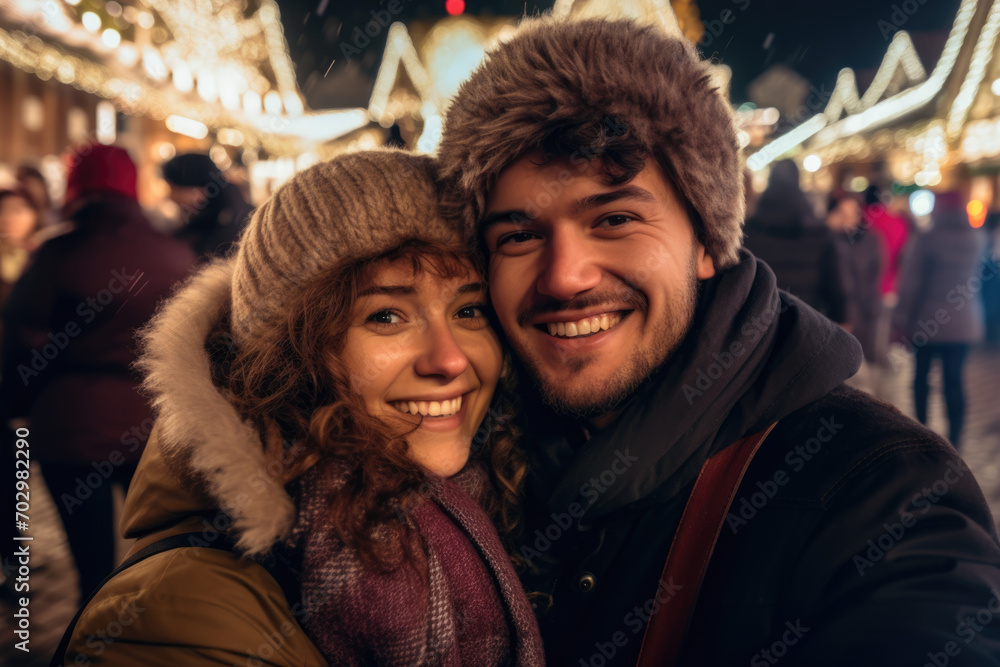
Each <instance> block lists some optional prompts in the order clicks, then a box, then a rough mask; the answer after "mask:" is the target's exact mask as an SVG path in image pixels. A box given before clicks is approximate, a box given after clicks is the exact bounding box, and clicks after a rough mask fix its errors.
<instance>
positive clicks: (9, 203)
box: [0, 188, 40, 305]
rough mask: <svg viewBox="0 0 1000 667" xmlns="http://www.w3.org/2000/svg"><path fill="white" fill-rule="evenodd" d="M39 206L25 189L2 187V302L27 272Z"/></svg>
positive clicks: (1, 302) (0, 294)
mask: <svg viewBox="0 0 1000 667" xmlns="http://www.w3.org/2000/svg"><path fill="white" fill-rule="evenodd" d="M39 214H40V211H39V208H38V205H37V204H36V203H35V200H34V199H32V197H31V196H30V195H29V194H28V193H27V192H26V191H24V190H22V189H20V188H18V189H15V190H0V305H2V304H3V303H5V302H6V301H7V297H8V296H9V295H10V290H11V288H12V287H13V286H14V283H15V282H17V279H18V278H20V277H21V274H22V273H24V269H25V267H27V265H28V257H29V256H30V255H31V250H32V242H31V238H32V235H34V234H35V232H37V231H38V225H39V221H40V220H39Z"/></svg>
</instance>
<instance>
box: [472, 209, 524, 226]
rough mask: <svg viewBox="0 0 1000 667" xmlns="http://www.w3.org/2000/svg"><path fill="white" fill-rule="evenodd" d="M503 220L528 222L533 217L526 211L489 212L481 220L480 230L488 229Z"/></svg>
mask: <svg viewBox="0 0 1000 667" xmlns="http://www.w3.org/2000/svg"><path fill="white" fill-rule="evenodd" d="M501 222H523V223H524V224H528V223H530V222H531V218H530V217H529V216H528V214H527V213H525V212H524V211H516V210H511V211H497V212H496V213H488V214H486V215H485V216H484V217H483V219H482V220H480V221H479V231H486V230H487V229H488V228H489V227H491V226H492V225H496V224H499V223H501Z"/></svg>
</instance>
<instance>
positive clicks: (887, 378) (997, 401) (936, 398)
mask: <svg viewBox="0 0 1000 667" xmlns="http://www.w3.org/2000/svg"><path fill="white" fill-rule="evenodd" d="M894 359H895V360H896V367H895V368H894V369H892V368H890V369H887V370H886V371H885V372H883V373H882V375H881V377H880V379H879V382H878V391H876V392H875V393H876V394H877V395H878V396H879V397H880V398H883V399H885V400H887V401H889V402H890V403H893V404H894V405H896V406H898V407H899V409H900V410H902V411H903V412H905V413H906V414H908V415H910V416H913V398H912V393H911V389H910V387H911V382H912V379H913V361H912V358H910V357H898V356H897V357H894ZM930 381H931V398H930V405H929V408H928V413H929V420H930V424H929V426H930V427H931V428H932V429H934V430H935V431H937V432H938V433H941V434H946V433H947V419H946V416H945V409H944V402H943V399H942V396H941V371H940V368H939V366H937V365H935V367H934V368H933V369H932V371H931V378H930ZM965 388H966V399H967V403H968V413H967V416H966V422H965V424H966V426H965V434H964V436H963V440H964V442H963V443H962V447H961V454H962V457H963V458H964V459H965V461H966V463H967V464H968V465H969V468H970V469H971V470H972V471H973V473H974V474H975V475H976V478H977V479H978V480H979V483H980V485H981V486H982V488H983V492H984V494H985V495H986V498H987V500H988V501H989V502H990V506H991V508H992V510H993V515H994V517H1000V349H996V348H992V349H991V348H979V349H975V350H973V351H972V352H971V353H970V356H969V360H968V362H967V364H966V375H965ZM31 491H32V493H31V497H32V500H33V502H32V532H31V533H30V534H31V535H32V537H34V540H33V541H32V542H31V544H32V545H33V553H34V557H33V559H32V561H31V568H32V573H31V590H32V597H31V604H30V606H29V608H30V612H31V629H32V634H31V643H30V647H31V652H30V653H28V654H25V653H23V652H21V651H18V650H16V649H15V648H14V639H13V630H14V627H13V625H12V621H13V607H12V606H11V604H10V601H9V600H8V599H5V598H0V664H2V665H12V666H15V665H16V666H24V665H31V666H34V665H47V664H48V661H49V658H50V656H51V653H52V651H53V650H54V649H55V646H56V644H58V642H59V639H60V637H61V636H62V632H63V629H64V628H65V627H66V624H67V623H68V622H69V620H70V619H71V618H72V616H73V614H74V613H75V612H76V608H77V604H78V600H77V594H76V572H75V570H74V566H73V559H72V556H71V555H70V553H69V547H68V545H67V544H66V539H65V536H64V534H63V531H62V525H61V524H60V521H59V514H58V512H57V510H56V507H55V505H54V504H53V501H52V499H51V497H49V495H48V493H47V492H46V491H45V490H44V484H43V482H42V477H41V475H40V474H39V471H38V470H37V468H36V467H35V466H33V467H32V489H31ZM124 548H125V546H124V545H119V553H124Z"/></svg>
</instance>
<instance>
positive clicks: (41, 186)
mask: <svg viewBox="0 0 1000 667" xmlns="http://www.w3.org/2000/svg"><path fill="white" fill-rule="evenodd" d="M17 184H18V186H20V188H21V189H22V190H24V191H25V192H26V193H27V194H28V196H30V197H31V199H32V201H33V202H34V203H35V207H36V208H37V209H38V212H39V215H38V226H39V228H45V227H48V226H49V225H54V224H56V223H57V222H59V212H58V211H57V210H56V208H55V205H54V204H53V202H52V196H51V194H49V183H48V181H46V180H45V176H44V175H43V174H42V172H41V171H39V170H38V169H37V168H35V167H32V166H31V165H28V164H22V165H21V166H20V167H18V168H17Z"/></svg>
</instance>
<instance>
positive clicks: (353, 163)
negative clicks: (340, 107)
mask: <svg viewBox="0 0 1000 667" xmlns="http://www.w3.org/2000/svg"><path fill="white" fill-rule="evenodd" d="M433 174H434V171H433V166H432V159H431V158H430V157H428V156H425V155H415V154H412V153H407V152H404V151H401V150H389V149H384V150H372V151H362V152H357V153H348V154H345V155H341V156H338V157H336V158H334V159H332V160H330V161H328V162H321V163H319V164H316V165H313V166H312V167H309V168H308V169H305V170H303V171H301V172H299V173H298V174H296V175H295V176H294V177H293V178H292V179H291V180H289V181H288V182H286V183H285V184H284V185H282V186H281V187H280V188H279V189H278V190H277V191H276V192H275V193H274V194H273V195H272V196H271V198H270V199H268V200H267V202H265V203H264V204H263V205H262V206H261V207H260V208H258V209H257V210H256V211H255V212H254V214H253V217H252V218H251V220H250V223H249V225H248V226H247V228H246V230H245V231H244V232H243V235H242V237H241V238H240V243H239V249H238V250H237V252H236V256H235V260H234V261H235V266H234V269H233V282H232V322H231V327H232V334H233V338H234V339H235V340H236V341H237V342H238V341H239V340H241V339H244V337H248V336H253V335H254V334H255V332H258V331H260V330H261V327H268V326H273V325H274V323H275V322H277V321H279V320H280V317H281V313H282V309H283V306H284V304H285V303H286V302H287V301H288V298H289V296H290V295H291V294H293V293H294V292H295V291H296V290H298V289H301V287H302V286H303V285H304V284H306V283H307V282H308V281H309V280H311V279H312V278H314V277H315V276H317V275H319V274H320V273H322V272H324V271H326V270H329V269H330V268H332V267H333V266H334V265H335V264H338V263H340V262H341V261H343V260H345V259H347V260H351V259H357V260H363V259H368V258H372V257H376V256H378V255H380V254H382V253H385V252H387V251H389V250H392V249H394V248H396V247H398V246H399V245H401V244H402V243H403V242H405V241H408V240H412V239H419V240H423V241H431V242H438V243H444V244H458V243H461V242H462V241H463V233H462V230H461V229H460V227H459V225H457V224H456V223H453V222H448V221H446V220H445V218H443V217H442V216H441V214H440V212H439V210H438V201H439V195H438V188H437V184H436V182H435V180H434V175H433Z"/></svg>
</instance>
